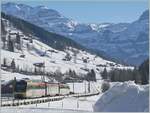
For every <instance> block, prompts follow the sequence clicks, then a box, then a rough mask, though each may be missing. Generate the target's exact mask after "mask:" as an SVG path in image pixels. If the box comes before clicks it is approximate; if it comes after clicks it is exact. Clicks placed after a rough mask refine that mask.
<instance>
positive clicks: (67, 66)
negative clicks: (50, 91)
mask: <svg viewBox="0 0 150 113" xmlns="http://www.w3.org/2000/svg"><path fill="white" fill-rule="evenodd" d="M2 23H3V24H2V25H3V28H5V32H6V40H5V41H4V39H2V43H1V45H2V50H1V54H2V55H1V61H2V62H1V64H2V65H6V64H7V66H8V67H9V66H10V65H11V62H12V60H14V61H15V67H16V68H17V69H18V70H21V71H18V72H20V73H21V72H24V71H25V72H26V73H28V72H30V74H29V75H28V74H27V75H28V76H27V75H26V76H25V75H24V73H21V74H17V73H15V74H14V73H12V74H11V73H10V72H7V71H8V70H9V69H4V70H5V71H4V70H3V71H2V74H3V75H4V76H3V77H2V78H3V79H4V80H6V79H7V78H9V79H10V78H11V79H12V78H13V77H14V76H16V77H17V78H18V77H19V78H20V77H25V78H36V79H37V78H38V76H37V75H36V76H35V77H34V73H32V72H35V64H39V63H44V66H45V69H44V70H45V71H44V73H51V74H50V76H49V77H50V78H51V79H52V78H53V79H54V78H55V76H52V73H55V72H57V73H62V74H63V75H62V76H61V77H62V78H63V79H65V78H67V77H70V75H68V74H67V73H68V72H69V71H70V70H72V71H74V72H75V73H76V75H77V76H78V77H82V78H84V76H85V75H86V74H87V73H88V72H89V71H90V70H91V69H93V70H94V71H95V73H96V78H97V79H100V78H101V75H100V72H101V71H103V69H104V67H106V68H107V69H108V70H110V69H111V68H132V67H126V66H123V65H121V64H117V63H114V62H111V61H107V60H105V59H103V58H101V57H99V56H97V55H95V54H91V53H89V52H87V51H85V50H82V49H79V48H75V47H73V46H71V45H70V46H67V45H66V46H67V47H66V49H64V50H59V49H55V48H53V47H51V46H48V45H47V44H45V43H43V42H42V41H41V40H40V38H39V37H36V36H35V35H33V34H34V32H32V33H33V34H29V32H28V34H27V32H24V30H21V29H18V28H16V27H15V26H14V23H13V21H12V22H11V21H10V20H7V19H4V18H2ZM15 24H16V23H15ZM21 25H23V23H22V24H21ZM30 26H31V25H30ZM32 28H33V29H34V27H32ZM37 29H38V27H37V28H36V30H37ZM40 30H41V29H40ZM18 33H19V35H20V45H18V43H19V42H16V41H15V40H16V39H15V37H16V36H15V35H16V34H18ZM41 33H42V30H41ZM2 34H4V33H3V31H2ZM2 37H3V35H2ZM60 37H61V36H60ZM56 39H57V38H56ZM60 39H62V41H63V40H64V37H62V38H60ZM66 40H69V39H67V38H66ZM47 41H48V40H47ZM56 41H57V40H56ZM62 41H61V42H62ZM10 42H12V43H10ZM58 43H59V42H58ZM4 44H5V46H4ZM10 44H11V45H10ZM10 46H11V47H12V46H13V48H14V50H13V51H10V50H9V47H10ZM19 48H21V49H19ZM11 50H12V49H11ZM4 59H5V60H4ZM85 59H86V61H87V62H84V61H85ZM4 62H5V63H4ZM8 73H9V74H8ZM31 73H32V74H31ZM10 74H11V75H12V77H8V75H10ZM22 74H23V75H22ZM31 75H32V76H31ZM39 77H40V76H39ZM38 79H40V78H38Z"/></svg>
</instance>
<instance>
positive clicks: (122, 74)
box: [101, 59, 149, 84]
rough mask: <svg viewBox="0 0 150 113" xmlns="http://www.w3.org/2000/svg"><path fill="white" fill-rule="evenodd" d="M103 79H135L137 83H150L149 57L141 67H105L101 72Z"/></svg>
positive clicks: (118, 80)
mask: <svg viewBox="0 0 150 113" xmlns="http://www.w3.org/2000/svg"><path fill="white" fill-rule="evenodd" d="M101 76H102V79H104V80H108V81H111V82H124V81H129V80H132V81H135V83H137V84H148V83H149V59H147V60H145V61H144V62H143V63H142V64H141V65H140V66H139V67H135V68H134V69H133V70H132V69H112V70H111V71H109V72H108V71H107V69H106V68H104V70H103V72H102V73H101Z"/></svg>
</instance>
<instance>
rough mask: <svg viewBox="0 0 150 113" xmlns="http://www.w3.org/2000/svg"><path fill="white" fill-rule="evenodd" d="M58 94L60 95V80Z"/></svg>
mask: <svg viewBox="0 0 150 113" xmlns="http://www.w3.org/2000/svg"><path fill="white" fill-rule="evenodd" d="M58 94H59V95H60V83H59V82H58Z"/></svg>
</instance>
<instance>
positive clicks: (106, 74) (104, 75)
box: [101, 68, 108, 79]
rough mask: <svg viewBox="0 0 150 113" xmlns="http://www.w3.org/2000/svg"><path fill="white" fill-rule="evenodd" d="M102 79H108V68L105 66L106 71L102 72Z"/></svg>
mask: <svg viewBox="0 0 150 113" xmlns="http://www.w3.org/2000/svg"><path fill="white" fill-rule="evenodd" d="M101 76H102V79H108V73H107V69H106V68H104V71H103V72H102V73H101Z"/></svg>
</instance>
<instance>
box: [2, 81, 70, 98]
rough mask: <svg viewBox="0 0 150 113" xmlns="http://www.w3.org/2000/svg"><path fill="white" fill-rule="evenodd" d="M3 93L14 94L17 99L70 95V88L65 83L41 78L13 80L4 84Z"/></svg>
mask: <svg viewBox="0 0 150 113" xmlns="http://www.w3.org/2000/svg"><path fill="white" fill-rule="evenodd" d="M1 92H2V95H10V94H11V95H13V97H14V98H15V99H25V98H38V97H45V96H58V95H68V94H69V93H70V88H69V86H68V85H67V84H64V83H49V82H42V81H39V80H11V81H9V82H8V83H5V84H2V87H1Z"/></svg>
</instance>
